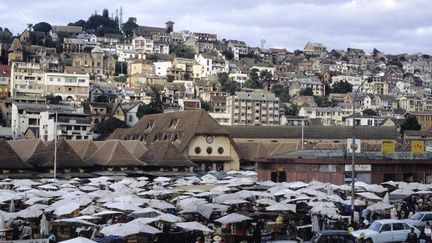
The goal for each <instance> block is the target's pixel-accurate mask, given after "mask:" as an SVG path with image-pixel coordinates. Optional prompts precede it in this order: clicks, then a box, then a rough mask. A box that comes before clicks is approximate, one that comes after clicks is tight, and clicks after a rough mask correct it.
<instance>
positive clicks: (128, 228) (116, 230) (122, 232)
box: [100, 222, 161, 237]
mask: <svg viewBox="0 0 432 243" xmlns="http://www.w3.org/2000/svg"><path fill="white" fill-rule="evenodd" d="M100 232H101V233H102V234H104V235H113V236H121V237H124V236H128V235H136V234H139V233H146V234H158V233H161V231H160V230H158V229H156V228H155V227H152V226H150V225H146V224H141V223H138V222H129V223H126V224H113V225H109V226H106V227H104V228H103V229H102V230H101V231H100Z"/></svg>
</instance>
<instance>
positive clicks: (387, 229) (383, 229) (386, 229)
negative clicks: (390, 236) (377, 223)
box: [381, 224, 391, 232]
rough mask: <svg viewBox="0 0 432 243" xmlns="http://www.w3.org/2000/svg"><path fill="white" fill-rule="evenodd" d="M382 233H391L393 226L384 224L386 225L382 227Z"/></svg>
mask: <svg viewBox="0 0 432 243" xmlns="http://www.w3.org/2000/svg"><path fill="white" fill-rule="evenodd" d="M381 231H382V232H386V231H391V224H384V225H383V226H382V227H381Z"/></svg>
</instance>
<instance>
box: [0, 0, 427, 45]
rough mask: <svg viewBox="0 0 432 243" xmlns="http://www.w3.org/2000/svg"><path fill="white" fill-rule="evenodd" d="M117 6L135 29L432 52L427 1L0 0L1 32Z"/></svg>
mask: <svg viewBox="0 0 432 243" xmlns="http://www.w3.org/2000/svg"><path fill="white" fill-rule="evenodd" d="M120 6H122V7H123V19H124V21H126V20H127V17H129V16H134V17H137V19H138V24H140V25H150V26H164V23H165V22H166V21H167V20H172V21H174V22H175V23H176V24H175V30H176V31H179V30H183V29H187V30H191V31H196V32H210V33H216V34H218V38H219V39H222V38H226V39H239V40H245V41H246V42H247V44H248V45H250V46H259V45H260V40H261V39H265V40H266V43H267V44H266V47H285V48H287V49H289V50H295V49H303V47H304V45H305V44H306V42H308V41H316V42H322V43H323V44H325V45H326V46H327V47H328V48H329V49H346V48H347V47H353V48H363V49H365V50H366V51H368V52H370V51H371V50H372V49H373V48H374V47H376V48H378V49H379V50H381V51H384V52H386V53H403V52H408V53H414V52H423V53H429V54H431V53H432V45H431V44H430V43H431V40H432V1H431V0H261V1H258V0H210V1H208V0H86V1H84V0H0V26H2V27H9V28H10V29H12V30H13V33H14V34H16V33H18V32H21V31H22V30H23V29H24V28H25V27H26V24H27V23H37V22H40V21H46V22H49V23H51V24H53V25H65V24H67V23H69V22H75V21H76V20H78V19H85V20H86V19H88V17H89V16H90V15H91V14H92V13H94V11H95V10H97V11H98V13H102V9H103V8H108V9H109V10H110V13H111V12H113V13H115V9H116V8H119V7H120Z"/></svg>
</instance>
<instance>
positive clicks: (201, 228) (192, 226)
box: [176, 221, 213, 232]
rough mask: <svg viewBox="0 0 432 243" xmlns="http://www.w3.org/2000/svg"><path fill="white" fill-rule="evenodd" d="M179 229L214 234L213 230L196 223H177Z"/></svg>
mask: <svg viewBox="0 0 432 243" xmlns="http://www.w3.org/2000/svg"><path fill="white" fill-rule="evenodd" d="M176 226H177V227H180V228H183V229H186V230H196V231H203V232H213V230H211V229H209V228H208V227H207V226H205V225H202V224H200V223H198V222H196V221H193V222H184V223H176Z"/></svg>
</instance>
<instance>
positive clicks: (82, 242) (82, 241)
mask: <svg viewBox="0 0 432 243" xmlns="http://www.w3.org/2000/svg"><path fill="white" fill-rule="evenodd" d="M60 242H62V243H97V242H96V241H92V240H89V239H87V238H84V237H76V238H73V239H70V240H65V241H60Z"/></svg>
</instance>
